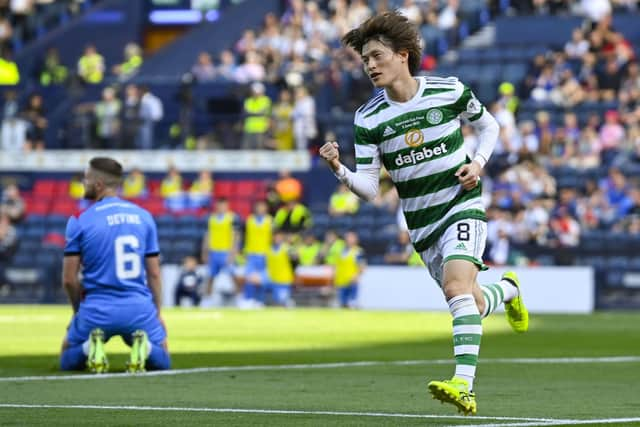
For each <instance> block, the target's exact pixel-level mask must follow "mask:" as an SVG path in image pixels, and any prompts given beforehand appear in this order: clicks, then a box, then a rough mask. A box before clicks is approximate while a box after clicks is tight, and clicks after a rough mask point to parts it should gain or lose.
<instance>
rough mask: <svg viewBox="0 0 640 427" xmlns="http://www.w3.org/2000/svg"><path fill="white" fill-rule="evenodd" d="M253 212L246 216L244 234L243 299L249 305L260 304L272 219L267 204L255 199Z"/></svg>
mask: <svg viewBox="0 0 640 427" xmlns="http://www.w3.org/2000/svg"><path fill="white" fill-rule="evenodd" d="M253 210H254V213H253V214H251V215H249V216H248V217H247V221H246V227H245V235H244V254H245V256H246V265H245V269H244V300H245V301H247V302H248V304H249V306H260V305H261V303H262V294H263V292H262V291H263V290H264V286H265V284H266V281H267V253H268V252H269V249H270V248H271V241H272V230H273V219H272V218H271V216H270V215H269V214H268V213H267V204H266V203H265V202H264V201H261V200H259V201H257V202H256V203H255V204H254V206H253Z"/></svg>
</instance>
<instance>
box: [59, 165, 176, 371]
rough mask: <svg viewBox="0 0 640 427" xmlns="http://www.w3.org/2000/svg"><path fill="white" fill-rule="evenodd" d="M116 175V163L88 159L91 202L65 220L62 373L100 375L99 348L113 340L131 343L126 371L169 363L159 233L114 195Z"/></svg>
mask: <svg viewBox="0 0 640 427" xmlns="http://www.w3.org/2000/svg"><path fill="white" fill-rule="evenodd" d="M122 175H123V173H122V166H121V165H120V163H118V162H117V161H115V160H113V159H111V158H107V157H95V158H93V159H91V161H90V162H89V167H88V168H87V170H86V171H85V175H84V189H85V192H84V197H85V198H86V199H88V200H90V201H93V202H94V203H93V204H92V205H91V206H90V207H89V208H87V209H86V210H85V211H84V212H82V213H80V214H79V215H74V216H72V217H70V218H69V221H68V222H67V230H66V236H65V237H66V243H65V248H64V261H63V265H62V270H63V271H62V280H63V286H64V289H65V291H66V292H67V295H68V296H69V300H70V302H71V306H72V308H73V312H74V315H73V318H72V320H71V324H70V325H69V328H68V330H67V335H66V338H65V340H64V342H63V345H62V355H61V357H60V367H61V369H63V370H80V369H84V368H85V366H86V367H87V368H88V369H89V370H90V371H92V372H96V373H101V372H106V371H107V370H108V368H109V363H108V359H107V356H106V353H105V351H104V343H105V342H107V341H108V340H109V338H111V337H112V336H114V335H120V336H121V337H122V338H123V340H124V341H125V342H126V343H127V344H128V345H129V346H131V355H130V357H129V361H128V362H127V371H129V372H143V371H145V369H169V367H170V364H171V361H170V357H169V353H168V351H167V341H166V338H167V332H166V328H165V326H164V323H163V322H162V320H161V318H160V306H161V303H162V300H161V296H162V280H161V275H160V261H159V254H160V250H159V248H158V232H157V229H156V225H155V222H154V220H153V217H152V216H151V214H150V213H149V212H147V211H146V210H144V209H142V208H140V207H139V206H137V205H135V204H133V203H131V202H128V201H126V200H123V199H120V198H118V197H117V196H116V194H117V193H118V189H119V187H120V185H121V183H122ZM81 266H82V276H83V277H82V282H80V280H79V279H78V273H79V272H80V267H81Z"/></svg>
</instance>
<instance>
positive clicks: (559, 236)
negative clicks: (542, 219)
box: [551, 207, 580, 247]
mask: <svg viewBox="0 0 640 427" xmlns="http://www.w3.org/2000/svg"><path fill="white" fill-rule="evenodd" d="M551 230H552V231H553V234H554V237H555V240H556V244H557V245H558V246H560V247H575V246H578V244H579V243H580V224H579V223H578V221H576V220H575V219H574V218H573V217H571V215H569V211H568V209H567V208H565V207H562V208H561V209H559V211H558V213H557V215H556V217H555V218H553V219H552V220H551Z"/></svg>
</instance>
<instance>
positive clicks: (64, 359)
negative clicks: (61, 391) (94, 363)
mask: <svg viewBox="0 0 640 427" xmlns="http://www.w3.org/2000/svg"><path fill="white" fill-rule="evenodd" d="M86 366H87V355H86V354H84V352H83V351H82V344H78V345H76V346H73V347H67V349H66V350H64V351H63V352H62V354H61V355H60V369H62V370H63V371H82V370H84V368H85V367H86Z"/></svg>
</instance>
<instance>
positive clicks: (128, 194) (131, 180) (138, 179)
mask: <svg viewBox="0 0 640 427" xmlns="http://www.w3.org/2000/svg"><path fill="white" fill-rule="evenodd" d="M122 197H124V198H125V199H139V198H143V197H147V179H146V177H145V176H144V173H143V172H142V171H141V170H140V169H138V168H133V169H132V170H131V172H130V173H129V174H128V175H127V176H126V177H125V179H124V181H123V182H122Z"/></svg>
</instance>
